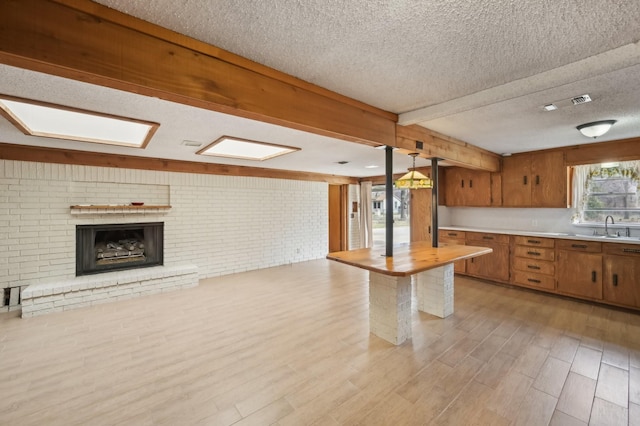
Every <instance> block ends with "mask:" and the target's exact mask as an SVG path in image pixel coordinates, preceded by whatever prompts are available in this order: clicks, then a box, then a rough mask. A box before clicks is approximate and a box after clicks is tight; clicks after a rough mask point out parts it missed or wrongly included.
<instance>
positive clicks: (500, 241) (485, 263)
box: [465, 232, 509, 282]
mask: <svg viewBox="0 0 640 426" xmlns="http://www.w3.org/2000/svg"><path fill="white" fill-rule="evenodd" d="M465 240H466V245H468V246H479V247H489V248H491V249H493V253H490V254H485V255H483V256H479V257H476V258H473V259H469V260H467V261H466V262H467V264H466V273H467V275H472V276H474V277H479V278H486V279H489V280H494V281H500V282H509V236H508V235H504V234H491V233H484V232H467V233H466V238H465Z"/></svg>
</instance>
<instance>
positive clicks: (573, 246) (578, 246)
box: [571, 244, 587, 249]
mask: <svg viewBox="0 0 640 426" xmlns="http://www.w3.org/2000/svg"><path fill="white" fill-rule="evenodd" d="M571 248H583V249H586V248H587V245H586V244H571Z"/></svg>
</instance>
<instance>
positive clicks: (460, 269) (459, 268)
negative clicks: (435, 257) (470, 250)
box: [438, 231, 467, 274]
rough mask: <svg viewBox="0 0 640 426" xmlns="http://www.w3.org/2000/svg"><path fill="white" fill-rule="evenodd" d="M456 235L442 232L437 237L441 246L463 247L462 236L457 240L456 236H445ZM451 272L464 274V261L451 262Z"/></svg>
mask: <svg viewBox="0 0 640 426" xmlns="http://www.w3.org/2000/svg"><path fill="white" fill-rule="evenodd" d="M449 233H451V234H456V232H447V231H442V234H441V235H440V236H439V238H438V241H439V242H441V243H443V244H450V245H451V244H456V245H461V246H463V245H464V236H463V237H462V238H459V237H457V236H455V235H454V236H447V234H449ZM453 271H454V272H455V273H456V274H464V273H465V272H466V271H467V267H466V261H464V260H456V261H455V262H453Z"/></svg>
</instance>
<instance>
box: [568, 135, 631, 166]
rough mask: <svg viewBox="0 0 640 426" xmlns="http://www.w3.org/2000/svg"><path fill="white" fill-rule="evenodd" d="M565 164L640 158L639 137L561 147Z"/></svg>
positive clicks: (574, 164) (573, 164)
mask: <svg viewBox="0 0 640 426" xmlns="http://www.w3.org/2000/svg"><path fill="white" fill-rule="evenodd" d="M562 150H563V151H565V163H566V165H567V166H577V165H580V164H593V163H607V162H612V161H629V160H638V159H640V137H637V138H629V139H620V140H617V141H610V142H600V143H591V144H587V145H574V146H569V147H565V148H562Z"/></svg>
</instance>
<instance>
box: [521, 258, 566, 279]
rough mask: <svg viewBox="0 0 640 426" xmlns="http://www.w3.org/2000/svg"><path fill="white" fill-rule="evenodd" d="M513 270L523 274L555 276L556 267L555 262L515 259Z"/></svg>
mask: <svg viewBox="0 0 640 426" xmlns="http://www.w3.org/2000/svg"><path fill="white" fill-rule="evenodd" d="M513 269H515V270H517V271H521V272H527V273H535V274H543V275H551V276H554V275H555V273H556V267H555V264H554V263H553V262H548V261H544V260H537V259H525V258H522V257H514V258H513Z"/></svg>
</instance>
